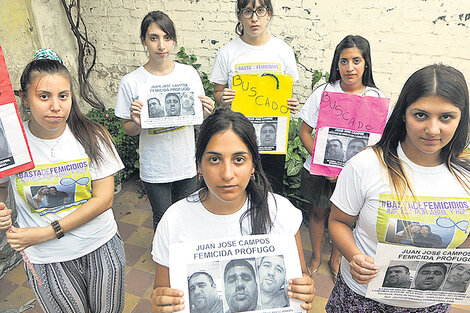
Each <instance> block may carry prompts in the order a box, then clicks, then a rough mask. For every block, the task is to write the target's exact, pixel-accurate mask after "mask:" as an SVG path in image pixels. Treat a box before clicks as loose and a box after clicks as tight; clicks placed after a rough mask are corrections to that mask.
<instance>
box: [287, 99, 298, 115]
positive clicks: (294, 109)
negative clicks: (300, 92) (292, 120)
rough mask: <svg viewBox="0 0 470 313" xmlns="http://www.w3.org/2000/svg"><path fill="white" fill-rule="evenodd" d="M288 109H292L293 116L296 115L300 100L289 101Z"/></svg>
mask: <svg viewBox="0 0 470 313" xmlns="http://www.w3.org/2000/svg"><path fill="white" fill-rule="evenodd" d="M287 107H288V108H289V109H290V113H291V114H295V113H296V112H297V110H298V109H299V100H297V98H289V99H287Z"/></svg>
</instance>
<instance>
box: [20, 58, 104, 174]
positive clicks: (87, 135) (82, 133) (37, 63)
mask: <svg viewBox="0 0 470 313" xmlns="http://www.w3.org/2000/svg"><path fill="white" fill-rule="evenodd" d="M53 74H60V75H63V76H64V77H67V78H68V79H69V81H70V91H72V94H71V97H72V106H71V108H70V114H69V117H68V119H67V125H68V126H69V127H70V130H71V132H72V134H73V135H74V136H75V138H76V139H77V140H78V142H80V144H81V145H82V146H83V148H84V149H85V153H86V154H87V155H88V157H89V158H90V161H91V163H93V164H95V165H97V164H99V163H101V162H102V161H104V154H103V151H102V150H101V149H100V148H101V145H100V142H102V143H103V144H104V146H105V148H106V149H108V150H109V151H110V152H112V151H113V148H112V147H113V144H112V139H111V135H110V134H109V132H108V131H107V130H106V129H105V128H104V127H103V126H101V125H100V124H98V123H96V122H94V121H91V120H89V119H88V118H87V117H86V116H85V115H84V114H83V113H82V112H81V111H80V107H79V106H78V102H77V100H76V98H75V94H74V93H73V88H72V87H73V86H72V76H71V75H70V72H69V71H68V69H67V68H66V67H65V66H64V65H63V64H62V63H60V62H59V61H57V60H50V59H40V60H34V61H32V62H30V63H29V64H28V65H26V68H25V69H24V71H23V74H22V75H21V79H20V85H21V92H22V97H27V91H28V88H29V87H30V85H31V82H32V80H33V79H34V78H35V77H38V76H41V75H53Z"/></svg>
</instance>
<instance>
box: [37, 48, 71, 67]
mask: <svg viewBox="0 0 470 313" xmlns="http://www.w3.org/2000/svg"><path fill="white" fill-rule="evenodd" d="M34 59H35V60H56V61H59V62H60V64H64V62H62V59H61V58H59V56H58V55H57V53H55V52H54V50H51V49H39V50H38V51H36V53H35V54H34Z"/></svg>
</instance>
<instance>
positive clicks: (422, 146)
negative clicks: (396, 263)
mask: <svg viewBox="0 0 470 313" xmlns="http://www.w3.org/2000/svg"><path fill="white" fill-rule="evenodd" d="M468 128H469V95H468V87H467V83H466V81H465V78H464V76H463V74H462V73H461V72H459V71H458V70H456V69H454V68H452V67H449V66H445V65H442V64H435V65H430V66H427V67H424V68H422V69H420V70H418V71H417V72H415V73H414V74H412V75H411V76H410V78H409V79H408V80H407V81H406V83H405V85H404V87H403V89H402V91H401V93H400V96H399V98H398V101H397V104H396V105H395V108H394V110H393V112H392V114H391V116H390V119H389V121H388V123H387V125H386V127H385V130H384V133H383V136H382V138H381V140H380V141H379V142H378V143H377V144H376V145H374V146H372V147H371V148H366V149H365V150H363V151H361V152H360V153H359V154H357V156H355V157H354V158H352V159H351V160H350V161H349V162H348V163H347V164H346V166H345V167H344V169H343V171H342V172H341V174H340V175H339V178H338V183H337V185H336V189H335V191H334V192H333V196H332V197H331V201H332V202H333V207H332V211H331V215H330V219H329V229H330V233H331V236H332V239H333V243H334V244H335V245H336V246H337V247H338V249H339V251H340V252H341V254H342V255H343V260H342V262H341V271H340V274H339V276H338V280H337V282H336V285H335V287H334V289H333V291H332V293H331V295H330V299H329V300H328V304H327V306H326V311H327V312H353V311H354V312H356V311H357V312H373V311H375V312H448V310H449V308H450V305H449V304H444V303H437V302H425V301H420V302H413V301H406V300H390V299H370V298H367V297H366V290H367V286H368V283H369V282H370V281H371V280H372V279H374V278H375V277H376V276H377V273H378V270H379V269H378V266H377V265H375V264H374V259H375V258H377V257H380V256H378V255H376V249H377V244H378V242H381V243H388V244H394V242H391V241H390V240H389V239H388V238H387V234H388V233H390V232H391V231H392V232H396V233H397V234H398V230H400V229H401V230H402V229H404V226H406V225H430V228H432V231H433V232H436V233H439V234H440V235H441V236H442V237H443V238H448V240H447V239H446V240H442V243H443V244H445V246H441V247H442V248H447V249H450V248H456V247H460V248H469V247H470V239H468V233H467V229H466V228H463V227H458V226H459V224H461V222H464V223H468V222H467V221H468V219H469V213H468V207H469V203H470V160H469V155H468V152H467V150H466V147H467V146H468V142H469V133H468ZM425 204H432V206H433V208H430V207H424V206H423V205H425ZM457 207H465V208H467V209H464V210H455V209H451V208H457ZM415 208H418V209H415ZM437 208H449V209H437ZM442 219H445V220H446V221H451V222H452V225H450V226H449V225H446V224H442V222H440V221H441V220H442ZM354 224H356V226H355V229H354V231H352V230H351V227H352V226H353V225H354ZM405 229H406V228H405ZM421 229H423V226H421ZM449 232H450V233H451V236H446V233H449ZM411 236H412V235H411ZM392 237H394V236H392ZM395 244H396V243H395ZM407 245H409V246H412V245H414V244H413V242H410V243H408V244H407ZM441 264H442V263H439V265H441ZM414 270H415V271H416V270H417V269H416V268H415V269H414ZM413 283H415V286H417V285H418V283H417V276H415V281H414V282H413ZM436 288H439V286H437V287H436ZM415 289H419V288H417V287H416V288H415ZM400 297H402V298H401V299H406V293H400Z"/></svg>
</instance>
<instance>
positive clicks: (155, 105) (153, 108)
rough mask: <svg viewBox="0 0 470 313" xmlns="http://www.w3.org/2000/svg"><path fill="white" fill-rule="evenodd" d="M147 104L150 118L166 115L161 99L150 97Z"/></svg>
mask: <svg viewBox="0 0 470 313" xmlns="http://www.w3.org/2000/svg"><path fill="white" fill-rule="evenodd" d="M147 105H148V109H149V118H155V117H164V116H165V110H164V109H163V106H162V104H161V103H160V100H158V99H157V98H155V97H152V98H149V99H148V100H147Z"/></svg>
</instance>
